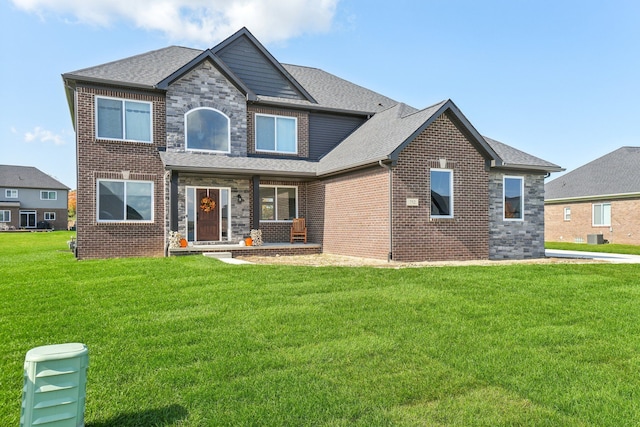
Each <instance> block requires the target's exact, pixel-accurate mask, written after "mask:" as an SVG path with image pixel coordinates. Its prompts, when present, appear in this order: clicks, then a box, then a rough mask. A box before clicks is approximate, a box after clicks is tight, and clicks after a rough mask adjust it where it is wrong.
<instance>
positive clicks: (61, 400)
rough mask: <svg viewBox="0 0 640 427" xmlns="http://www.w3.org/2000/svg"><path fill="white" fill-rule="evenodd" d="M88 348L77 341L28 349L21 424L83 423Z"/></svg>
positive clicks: (56, 426)
mask: <svg viewBox="0 0 640 427" xmlns="http://www.w3.org/2000/svg"><path fill="white" fill-rule="evenodd" d="M88 366H89V350H88V349H87V346H85V345H84V344H80V343H68V344H56V345H46V346H43V347H36V348H33V349H31V350H29V351H28V352H27V355H26V357H25V360H24V388H23V391H22V411H21V414H20V426H21V427H31V426H43V427H82V426H84V406H85V400H86V388H87V368H88Z"/></svg>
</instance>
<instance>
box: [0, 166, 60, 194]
mask: <svg viewBox="0 0 640 427" xmlns="http://www.w3.org/2000/svg"><path fill="white" fill-rule="evenodd" d="M0 187H6V188H41V189H51V190H68V189H69V187H67V186H66V185H64V184H63V183H61V182H60V181H58V180H57V179H55V178H53V177H51V176H49V175H47V174H46V173H44V172H42V171H41V170H40V169H37V168H34V167H33V166H12V165H0ZM3 196H4V195H3Z"/></svg>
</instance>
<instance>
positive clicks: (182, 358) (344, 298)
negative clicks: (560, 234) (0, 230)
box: [0, 232, 640, 427]
mask: <svg viewBox="0 0 640 427" xmlns="http://www.w3.org/2000/svg"><path fill="white" fill-rule="evenodd" d="M69 234H70V233H69V232H53V233H25V234H0V271H2V274H1V275H0V342H1V343H2V346H1V347H0V425H7V426H9V425H18V423H19V415H20V402H21V393H22V365H23V362H24V357H25V354H26V352H27V351H28V350H29V349H30V348H33V347H36V346H40V345H45V344H53V343H64V342H82V343H85V344H86V345H87V346H88V348H89V358H90V365H89V373H88V383H87V404H86V425H87V427H104V426H111V425H113V426H149V425H150V426H153V425H156V426H206V425H267V426H273V425H330V426H346V425H362V426H372V425H429V426H432V425H436V426H438V425H441V426H445V425H459V426H470V425H471V426H473V425H482V426H500V425H527V426H536V425H563V426H585V425H610V426H620V425H638V424H640V406H639V405H638V402H639V401H640V377H639V376H638V372H639V371H640V284H639V283H638V280H637V278H638V277H639V274H640V266H638V265H610V264H593V265H590V264H522V265H491V266H464V267H438V268H433V267H425V268H403V269H381V268H371V267H360V268H347V267H331V266H327V267H304V266H280V265H278V266H268V265H227V264H223V263H220V262H219V261H217V260H213V259H208V258H205V257H203V256H190V257H189V256H185V257H174V258H158V259H143V258H139V259H120V260H99V261H81V262H78V261H76V260H75V259H74V258H73V256H72V254H71V252H69V251H68V250H67V246H66V240H68V239H69Z"/></svg>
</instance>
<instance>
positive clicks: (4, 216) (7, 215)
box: [0, 211, 11, 222]
mask: <svg viewBox="0 0 640 427" xmlns="http://www.w3.org/2000/svg"><path fill="white" fill-rule="evenodd" d="M0 222H11V211H0Z"/></svg>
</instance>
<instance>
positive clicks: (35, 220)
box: [0, 165, 69, 230]
mask: <svg viewBox="0 0 640 427" xmlns="http://www.w3.org/2000/svg"><path fill="white" fill-rule="evenodd" d="M68 194H69V187H67V186H66V185H64V184H62V183H61V182H60V181H58V180H56V179H54V178H52V177H50V176H49V175H47V174H46V173H44V172H42V171H40V170H38V169H36V168H34V167H30V166H9V165H0V230H2V229H4V230H6V229H36V228H47V229H51V228H53V229H55V230H66V229H67V221H68V211H67V196H68Z"/></svg>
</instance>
